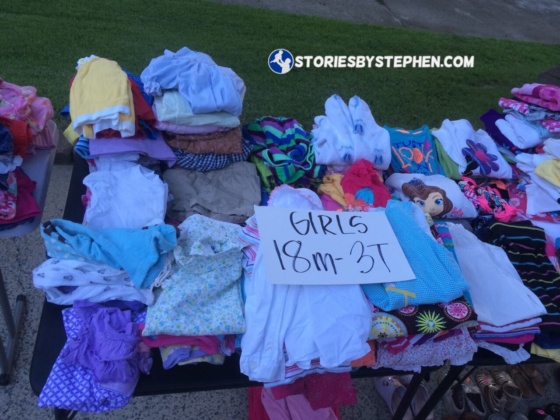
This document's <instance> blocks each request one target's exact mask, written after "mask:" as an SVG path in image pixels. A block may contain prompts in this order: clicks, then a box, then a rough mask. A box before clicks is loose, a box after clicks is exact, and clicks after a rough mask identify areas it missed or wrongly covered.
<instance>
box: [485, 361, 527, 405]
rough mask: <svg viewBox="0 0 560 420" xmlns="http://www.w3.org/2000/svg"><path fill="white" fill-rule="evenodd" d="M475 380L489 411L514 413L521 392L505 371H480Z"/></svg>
mask: <svg viewBox="0 0 560 420" xmlns="http://www.w3.org/2000/svg"><path fill="white" fill-rule="evenodd" d="M475 379H476V383H477V384H478V386H479V388H480V390H481V391H482V395H484V399H485V400H486V403H487V404H488V407H489V408H490V410H491V411H493V412H495V413H497V412H500V411H503V410H504V409H505V410H507V411H515V408H516V407H517V403H518V402H519V400H520V399H521V395H522V392H521V389H519V387H518V386H517V385H516V384H515V383H514V382H513V379H512V378H511V376H509V374H508V373H507V372H506V371H504V370H498V369H494V370H492V371H488V370H486V369H481V370H479V371H478V372H477V373H476V374H475Z"/></svg>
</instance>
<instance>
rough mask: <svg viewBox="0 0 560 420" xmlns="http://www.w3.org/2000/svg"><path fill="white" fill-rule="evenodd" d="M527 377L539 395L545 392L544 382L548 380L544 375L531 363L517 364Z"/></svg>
mask: <svg viewBox="0 0 560 420" xmlns="http://www.w3.org/2000/svg"><path fill="white" fill-rule="evenodd" d="M519 367H520V368H521V370H522V371H523V373H524V374H525V376H526V377H527V379H528V380H529V381H530V382H531V385H532V386H533V389H534V390H535V392H536V393H537V394H539V395H541V396H543V395H544V394H545V391H546V389H545V388H546V384H547V383H548V380H547V379H546V377H545V376H544V375H543V374H542V373H541V372H540V371H539V370H537V369H536V368H535V367H534V366H533V365H519Z"/></svg>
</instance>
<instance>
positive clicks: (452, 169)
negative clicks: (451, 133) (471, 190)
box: [433, 137, 461, 181]
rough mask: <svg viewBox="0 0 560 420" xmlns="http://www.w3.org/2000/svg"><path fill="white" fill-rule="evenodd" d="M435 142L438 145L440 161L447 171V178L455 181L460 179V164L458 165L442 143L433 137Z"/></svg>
mask: <svg viewBox="0 0 560 420" xmlns="http://www.w3.org/2000/svg"><path fill="white" fill-rule="evenodd" d="M433 139H434V144H435V146H436V150H437V154H438V159H439V163H441V166H442V168H443V171H444V172H445V176H446V177H447V178H451V179H454V180H455V181H459V180H460V179H461V173H460V172H459V165H457V164H456V163H455V162H454V161H453V159H451V158H450V157H449V155H448V154H447V152H446V151H445V149H444V148H443V146H442V145H441V143H440V142H439V140H438V139H437V138H436V137H433Z"/></svg>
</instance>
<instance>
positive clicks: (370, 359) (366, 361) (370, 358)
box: [351, 340, 376, 367]
mask: <svg viewBox="0 0 560 420" xmlns="http://www.w3.org/2000/svg"><path fill="white" fill-rule="evenodd" d="M367 343H368V344H369V347H370V349H371V351H370V352H369V353H368V354H366V355H365V356H362V357H360V358H359V359H356V360H353V361H352V363H351V366H352V367H362V366H373V365H375V362H376V358H375V349H376V347H375V340H369V341H368V342H367Z"/></svg>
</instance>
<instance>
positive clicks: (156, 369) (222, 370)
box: [29, 155, 439, 419]
mask: <svg viewBox="0 0 560 420" xmlns="http://www.w3.org/2000/svg"><path fill="white" fill-rule="evenodd" d="M88 173H89V171H88V165H87V162H86V161H85V160H84V159H82V158H81V157H79V156H77V155H74V168H73V171H72V177H71V179H70V186H69V190H68V197H67V200H66V206H65V209H64V215H63V218H64V219H66V220H70V221H73V222H76V223H81V222H82V221H83V217H84V207H83V205H82V202H81V196H82V195H83V194H85V192H86V189H85V186H84V185H83V183H82V180H83V179H84V177H85V176H86V175H87V174H88ZM67 307H68V306H61V305H55V304H52V303H50V302H47V301H46V300H45V302H44V304H43V310H42V312H41V320H40V323H39V329H38V331H37V338H36V341H35V347H34V349H33V359H32V361H31V367H30V372H29V380H30V383H31V388H32V389H33V392H34V393H35V394H36V395H37V396H38V395H39V394H40V393H41V391H42V389H43V387H44V385H45V383H46V381H47V378H48V376H49V373H50V371H51V369H52V366H53V365H54V363H55V361H56V359H57V357H58V355H59V353H60V351H61V349H62V347H63V346H64V344H65V343H66V333H65V331H64V325H63V322H62V310H63V309H65V308H67ZM152 357H153V366H152V369H151V371H150V374H149V375H140V379H139V381H138V384H137V386H136V388H135V391H134V396H146V395H162V394H174V393H184V392H193V391H209V390H217V389H227V388H246V387H249V386H260V385H261V384H260V383H258V382H253V381H250V380H249V379H248V378H247V376H245V375H244V374H242V373H241V372H240V370H239V356H238V355H237V354H234V355H232V356H229V357H226V360H225V363H224V364H223V365H222V366H216V365H211V364H198V365H189V366H175V367H173V368H172V369H169V370H165V369H163V364H162V361H161V357H160V355H159V352H153V353H152ZM436 369H439V367H437V368H425V369H423V370H422V372H420V373H415V374H414V375H413V378H412V380H411V383H410V385H409V386H408V388H407V391H406V393H405V395H404V397H403V399H402V402H401V404H400V406H399V408H398V410H397V412H396V413H395V416H394V417H393V418H394V419H402V418H403V416H404V414H405V413H406V410H407V407H408V406H409V405H410V402H411V401H412V398H413V397H414V395H415V393H416V391H417V390H418V388H419V386H420V384H421V382H422V379H424V377H425V376H426V375H427V374H428V373H429V372H430V371H433V370H436ZM403 373H404V372H402V371H395V370H392V369H375V370H374V369H369V368H360V369H359V370H357V371H355V372H353V373H352V377H353V378H364V377H373V376H385V375H402V374H403ZM407 373H408V372H407ZM75 414H76V412H75V411H70V410H65V409H60V408H55V413H54V415H55V419H71V418H73V417H74V415H75Z"/></svg>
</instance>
